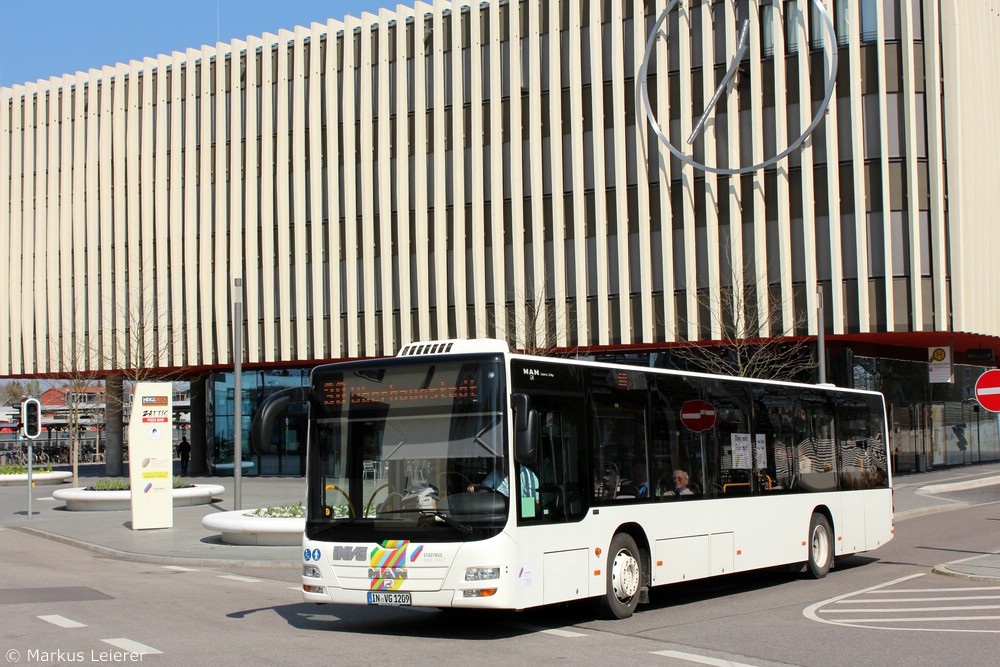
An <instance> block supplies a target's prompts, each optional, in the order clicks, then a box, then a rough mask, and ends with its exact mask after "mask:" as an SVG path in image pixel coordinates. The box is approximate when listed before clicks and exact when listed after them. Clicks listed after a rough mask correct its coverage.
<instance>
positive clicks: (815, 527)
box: [806, 513, 833, 579]
mask: <svg viewBox="0 0 1000 667" xmlns="http://www.w3.org/2000/svg"><path fill="white" fill-rule="evenodd" d="M832 565H833V529H832V528H831V527H830V521H829V520H828V519H827V518H826V517H825V516H824V515H822V514H818V513H817V514H813V515H812V520H811V521H810V522H809V561H808V562H807V563H806V570H807V571H808V572H809V576H811V577H812V578H813V579H822V578H823V577H825V576H826V575H827V573H828V572H829V571H830V567H831V566H832Z"/></svg>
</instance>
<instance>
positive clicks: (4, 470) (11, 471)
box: [0, 463, 52, 475]
mask: <svg viewBox="0 0 1000 667" xmlns="http://www.w3.org/2000/svg"><path fill="white" fill-rule="evenodd" d="M31 470H32V472H36V473H42V472H52V466H50V465H47V466H33V467H32V468H31ZM27 474H28V468H27V466H22V465H15V464H13V463H7V464H4V465H2V466H0V475H27Z"/></svg>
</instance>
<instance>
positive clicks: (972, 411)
mask: <svg viewBox="0 0 1000 667" xmlns="http://www.w3.org/2000/svg"><path fill="white" fill-rule="evenodd" d="M986 370H988V368H986V367H983V366H965V365H956V366H955V367H954V382H952V383H950V384H943V383H940V384H937V383H936V384H931V383H930V382H928V364H926V363H924V362H920V361H901V360H898V359H881V358H875V357H855V358H854V386H855V387H856V388H858V389H875V390H877V391H881V392H882V393H883V394H885V398H886V405H887V408H888V410H889V425H890V426H889V439H890V444H891V451H892V453H893V470H895V471H897V472H921V471H923V470H927V469H929V468H934V467H939V466H955V465H967V464H972V463H979V462H980V461H998V460H1000V417H998V415H997V414H995V413H992V412H987V411H986V410H983V409H982V408H981V407H980V406H979V402H978V401H977V400H976V393H975V386H976V379H977V378H978V377H979V376H980V375H982V374H983V372H985V371H986Z"/></svg>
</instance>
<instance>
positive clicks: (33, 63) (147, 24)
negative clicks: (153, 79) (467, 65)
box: [0, 0, 413, 87]
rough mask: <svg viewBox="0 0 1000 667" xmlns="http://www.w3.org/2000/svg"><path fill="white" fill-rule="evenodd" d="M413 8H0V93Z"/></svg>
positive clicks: (277, 4)
mask: <svg viewBox="0 0 1000 667" xmlns="http://www.w3.org/2000/svg"><path fill="white" fill-rule="evenodd" d="M397 4H404V5H406V6H410V7H412V6H413V0H166V1H163V0H160V1H159V2H152V1H151V0H0V86H8V87H9V86H12V85H16V84H20V83H26V82H28V81H36V80H38V79H47V78H49V77H50V76H61V75H63V74H73V73H76V72H77V71H84V72H86V71H87V70H88V69H90V68H92V67H93V68H100V67H103V66H104V65H114V64H116V63H119V62H126V63H127V62H128V61H130V60H141V59H142V58H144V57H146V56H156V55H159V54H161V53H166V54H169V53H171V52H173V51H184V50H185V49H188V48H200V47H201V46H202V45H203V44H215V43H216V42H217V41H220V42H230V41H232V40H233V39H237V38H238V39H242V38H244V37H246V36H247V35H262V34H263V33H265V32H271V33H276V32H277V31H278V30H279V29H281V28H293V27H295V26H296V25H303V26H309V25H310V24H311V23H312V22H314V21H317V22H326V20H327V19H330V18H336V19H341V18H343V17H344V16H347V15H349V14H350V15H353V16H360V15H361V12H363V11H369V12H372V13H377V11H378V9H379V8H380V7H389V8H393V9H394V8H395V7H396V5H397Z"/></svg>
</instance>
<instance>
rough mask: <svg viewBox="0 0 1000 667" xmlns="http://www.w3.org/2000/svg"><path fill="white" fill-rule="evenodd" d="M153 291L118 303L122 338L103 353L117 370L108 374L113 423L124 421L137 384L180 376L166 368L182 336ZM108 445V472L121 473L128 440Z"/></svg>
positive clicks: (131, 295)
mask: <svg viewBox="0 0 1000 667" xmlns="http://www.w3.org/2000/svg"><path fill="white" fill-rule="evenodd" d="M149 292H150V290H144V291H139V290H136V291H134V292H130V293H129V294H128V295H127V296H128V298H126V299H124V300H122V301H119V302H116V304H115V306H116V307H115V308H114V309H113V311H112V312H114V313H116V318H115V319H116V322H117V323H118V325H119V335H118V336H116V337H114V338H113V339H112V340H111V341H110V343H109V344H108V345H106V346H105V347H103V348H102V350H101V356H102V360H103V365H104V367H105V368H108V369H114V370H113V371H109V372H108V391H106V392H105V400H106V402H107V413H108V419H109V420H110V419H111V418H112V417H113V416H115V418H116V419H119V420H120V416H121V415H124V414H126V411H127V410H128V408H129V406H130V405H131V397H132V393H133V390H134V388H135V385H136V383H139V382H147V381H167V382H170V381H172V380H174V379H176V378H177V377H179V375H180V371H179V370H171V369H170V368H169V367H167V366H166V364H167V359H169V358H170V351H171V348H172V347H173V344H174V342H175V340H177V339H178V338H179V334H177V333H175V332H173V331H172V329H170V327H169V325H168V324H167V322H168V318H167V315H166V314H167V307H166V305H165V304H163V303H159V302H157V300H156V299H154V298H151V297H150V294H149ZM118 386H120V387H121V391H118ZM123 433H124V430H123ZM107 444H108V447H107V450H106V461H107V465H108V472H109V474H120V471H121V469H122V465H123V461H124V440H121V441H117V440H116V441H114V442H112V440H111V439H110V438H109V440H108V443H107Z"/></svg>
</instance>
